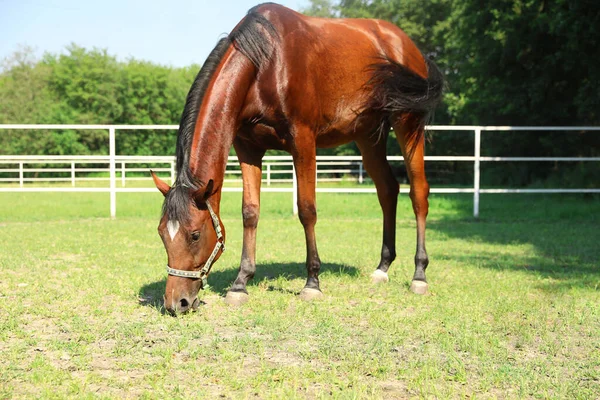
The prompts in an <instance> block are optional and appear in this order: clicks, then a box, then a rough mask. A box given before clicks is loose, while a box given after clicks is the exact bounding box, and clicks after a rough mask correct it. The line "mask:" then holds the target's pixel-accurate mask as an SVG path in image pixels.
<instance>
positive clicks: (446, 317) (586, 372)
mask: <svg viewBox="0 0 600 400" xmlns="http://www.w3.org/2000/svg"><path fill="white" fill-rule="evenodd" d="M117 198H118V211H117V212H118V218H117V219H116V220H110V219H108V218H106V215H107V214H108V194H92V193H0V272H1V275H0V398H44V399H46V398H77V399H79V398H160V399H167V398H168V399H171V398H182V399H188V398H219V397H220V398H235V399H238V398H261V399H263V398H264V399H280V398H286V399H287V398H291V399H293V398H301V399H303V398H340V399H354V398H358V399H363V398H375V399H377V398H381V399H404V398H484V399H485V398H506V399H513V398H557V399H558V398H560V399H563V398H578V399H594V398H600V261H599V260H600V198H599V197H597V196H589V197H584V196H565V195H482V199H481V218H480V220H479V221H475V220H473V218H472V216H471V213H472V197H471V196H470V195H464V196H463V195H447V196H441V195H431V201H430V205H431V206H430V216H429V219H428V221H429V223H428V231H427V249H428V252H429V257H430V261H431V262H430V265H429V268H428V280H429V284H430V293H429V294H428V295H426V296H417V295H414V294H412V293H410V292H409V290H408V286H409V284H410V279H411V277H412V272H413V268H414V267H413V261H412V259H413V256H414V249H415V236H416V233H415V222H414V217H413V214H412V209H411V207H410V201H409V199H408V196H406V195H405V194H403V195H401V198H400V201H399V204H398V218H397V220H398V224H397V236H398V238H397V248H398V258H397V259H396V262H395V263H394V264H393V265H392V268H391V269H390V279H391V281H390V282H389V283H388V284H386V285H374V284H372V283H371V281H370V277H369V276H370V274H371V272H372V271H373V270H374V268H375V267H376V266H377V263H378V261H379V251H380V245H381V229H382V221H381V211H380V209H379V205H378V203H377V198H376V196H375V195H373V194H366V195H364V194H318V195H317V199H318V209H319V222H318V224H317V228H316V229H317V240H318V245H319V253H320V256H321V259H322V261H323V268H322V273H321V285H322V286H321V287H322V289H323V291H324V293H325V295H326V296H325V298H324V300H322V301H316V302H313V303H306V302H303V301H301V300H299V299H298V297H297V294H298V293H299V291H300V290H301V289H302V287H303V285H304V282H305V276H306V273H305V269H304V257H305V247H304V235H303V231H302V227H301V225H300V223H299V222H298V221H297V219H296V218H295V217H293V216H292V215H291V204H290V203H291V199H290V194H288V193H283V194H280V193H264V194H263V196H262V198H263V203H262V210H261V211H262V213H261V221H260V223H259V233H258V250H257V253H258V256H257V258H258V259H257V261H258V270H257V275H256V277H255V278H254V280H253V281H252V283H251V285H250V286H249V293H250V301H249V303H247V304H246V305H244V306H242V307H239V308H235V307H228V306H226V305H225V304H224V302H223V296H224V295H225V292H226V290H227V288H228V286H229V285H230V284H231V283H232V282H233V280H234V278H235V275H236V272H237V267H238V263H239V259H240V253H241V237H242V224H241V217H240V210H241V200H240V199H241V194H239V193H224V194H223V202H222V218H223V220H224V223H225V227H226V229H227V252H226V253H225V254H224V255H223V256H222V257H221V259H220V260H219V262H217V264H216V265H215V267H214V268H213V273H212V274H211V276H210V278H209V283H210V285H211V287H210V288H209V290H206V291H204V292H203V293H201V299H202V300H203V302H204V304H203V305H202V306H201V307H200V309H199V310H198V311H197V312H195V313H191V314H187V315H184V316H181V317H178V318H173V317H170V316H168V315H165V314H164V313H163V312H162V310H161V299H162V294H163V290H164V286H165V278H166V276H165V263H166V256H165V253H164V249H163V246H162V243H161V241H160V239H159V237H158V235H157V234H156V226H157V223H158V217H159V213H160V205H161V202H162V196H161V195H160V194H158V193H156V194H148V193H145V194H144V193H142V194H137V193H131V194H127V193H126V194H119V195H118V197H117Z"/></svg>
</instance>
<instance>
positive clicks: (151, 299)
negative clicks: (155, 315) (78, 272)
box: [138, 263, 360, 308]
mask: <svg viewBox="0 0 600 400" xmlns="http://www.w3.org/2000/svg"><path fill="white" fill-rule="evenodd" d="M217 268H218V266H217ZM237 273H238V267H232V268H228V269H225V270H219V269H216V270H213V272H212V273H211V274H210V277H209V278H208V283H209V285H210V288H211V290H212V291H214V292H216V293H218V294H219V295H221V296H225V294H226V293H227V290H228V289H229V287H231V285H232V284H233V281H234V280H235V278H236V276H237ZM321 273H322V276H323V275H325V276H326V275H333V276H341V275H344V276H350V277H358V276H359V275H360V272H359V270H358V269H356V268H355V267H352V266H349V265H343V264H336V263H333V264H329V263H327V264H325V263H323V264H322V267H321ZM306 276H307V274H306V266H305V264H303V263H268V264H258V265H257V266H256V274H255V275H254V278H253V279H251V280H250V281H249V282H248V286H256V285H259V284H264V282H265V281H266V282H270V281H276V280H278V279H286V280H289V279H296V278H301V279H306ZM166 285H167V278H166V277H165V278H163V279H161V280H159V281H155V282H152V283H148V284H145V285H143V286H142V287H141V288H140V290H139V293H138V298H139V303H140V305H143V306H149V307H155V308H161V307H162V301H163V295H164V293H165V287H166ZM267 285H268V286H267V290H269V291H281V292H285V293H289V294H293V295H297V294H299V293H300V291H297V292H296V291H293V290H288V289H282V288H281V287H279V286H278V285H276V284H275V283H267Z"/></svg>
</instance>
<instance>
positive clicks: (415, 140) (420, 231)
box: [394, 123, 429, 294]
mask: <svg viewBox="0 0 600 400" xmlns="http://www.w3.org/2000/svg"><path fill="white" fill-rule="evenodd" d="M411 125H413V126H414V125H416V124H414V123H413V124H411V123H408V124H406V125H404V124H395V125H394V131H395V132H396V138H397V139H398V143H399V144H400V148H401V149H402V154H403V155H404V162H405V164H406V171H407V173H408V179H409V180H410V199H411V201H412V206H413V211H414V213H415V217H416V220H417V252H416V254H415V275H414V277H413V281H412V284H411V286H410V290H411V291H413V292H414V293H417V294H425V293H426V292H427V280H426V279H425V269H426V268H427V265H428V264H429V258H428V257H427V251H426V250H425V220H426V218H427V213H428V211H429V201H428V197H429V184H428V183H427V179H426V177H425V162H424V152H425V138H424V135H423V132H422V131H420V132H418V134H415V131H414V129H413V130H411ZM417 129H422V128H417Z"/></svg>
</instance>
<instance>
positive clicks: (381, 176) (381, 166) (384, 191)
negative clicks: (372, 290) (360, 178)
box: [357, 137, 399, 283]
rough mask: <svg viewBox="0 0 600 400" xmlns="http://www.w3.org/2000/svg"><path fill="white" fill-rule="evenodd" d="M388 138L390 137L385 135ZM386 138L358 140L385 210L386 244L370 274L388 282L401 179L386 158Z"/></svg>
mask: <svg viewBox="0 0 600 400" xmlns="http://www.w3.org/2000/svg"><path fill="white" fill-rule="evenodd" d="M386 138H387V137H386ZM386 138H383V139H382V140H379V141H378V142H377V143H376V144H373V143H372V141H367V140H365V141H359V142H357V144H358V148H359V149H360V152H361V154H362V158H363V164H364V166H365V169H366V170H367V172H368V173H369V176H370V177H371V179H373V182H375V187H376V188H377V197H378V199H379V204H380V205H381V210H382V211H383V244H382V246H381V259H380V261H379V266H378V267H377V269H376V270H375V272H373V274H372V275H371V277H372V279H373V282H376V283H379V282H387V281H388V280H389V279H388V274H387V271H388V269H389V267H390V264H391V263H392V262H393V261H394V259H395V258H396V205H397V203H398V191H399V185H398V181H396V178H395V177H394V174H393V173H392V169H391V168H390V164H389V163H388V162H387V159H386V140H385V139H386Z"/></svg>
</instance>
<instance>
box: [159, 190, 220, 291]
mask: <svg viewBox="0 0 600 400" xmlns="http://www.w3.org/2000/svg"><path fill="white" fill-rule="evenodd" d="M206 208H208V212H209V213H210V218H211V219H212V223H213V227H214V228H215V232H216V233H217V243H216V244H215V248H214V249H213V251H212V253H211V254H210V257H208V260H206V262H205V263H204V266H203V267H202V269H201V270H200V271H185V270H182V269H175V268H171V267H169V264H167V274H169V275H173V276H180V277H182V278H192V279H201V280H202V289H203V290H204V288H206V287H208V281H207V278H208V274H209V273H210V269H211V267H212V263H213V261H214V259H215V257H216V256H217V253H218V252H219V250H221V252H224V251H225V241H224V239H223V232H222V231H221V223H220V222H219V217H217V214H215V212H214V211H213V209H212V207H211V206H210V204H209V203H208V201H207V202H206Z"/></svg>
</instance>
